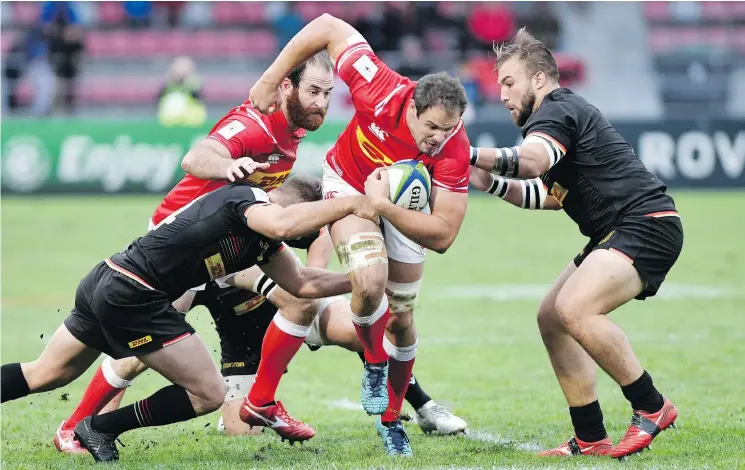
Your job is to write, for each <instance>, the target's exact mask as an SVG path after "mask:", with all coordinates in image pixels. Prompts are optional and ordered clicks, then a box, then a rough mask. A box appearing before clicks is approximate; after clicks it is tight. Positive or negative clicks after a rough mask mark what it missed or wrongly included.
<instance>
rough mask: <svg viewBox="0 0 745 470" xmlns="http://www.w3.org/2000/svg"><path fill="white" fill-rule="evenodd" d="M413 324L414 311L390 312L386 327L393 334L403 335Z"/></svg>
mask: <svg viewBox="0 0 745 470" xmlns="http://www.w3.org/2000/svg"><path fill="white" fill-rule="evenodd" d="M413 325H414V312H412V311H408V312H398V313H391V320H390V321H389V322H388V325H387V329H388V331H389V332H390V333H391V334H392V335H394V336H402V335H405V334H406V333H407V332H408V331H409V330H411V328H412V327H413Z"/></svg>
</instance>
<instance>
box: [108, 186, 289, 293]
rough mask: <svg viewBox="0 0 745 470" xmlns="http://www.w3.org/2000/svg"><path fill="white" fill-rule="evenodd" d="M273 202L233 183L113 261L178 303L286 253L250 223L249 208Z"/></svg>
mask: <svg viewBox="0 0 745 470" xmlns="http://www.w3.org/2000/svg"><path fill="white" fill-rule="evenodd" d="M268 201H269V199H268V197H267V194H266V193H265V192H264V191H263V190H262V189H259V188H257V187H255V186H251V185H247V184H228V185H226V186H224V187H222V188H219V189H217V190H215V191H213V192H211V193H208V194H205V195H204V196H202V197H200V198H198V199H195V200H194V201H193V202H192V203H190V204H189V205H187V206H185V207H184V208H183V209H181V210H180V211H177V212H175V213H174V214H172V215H170V216H168V217H167V218H166V219H164V220H163V222H161V223H160V224H159V225H158V226H157V227H156V228H154V229H153V230H151V231H150V232H148V233H147V234H146V235H145V236H143V237H141V238H138V239H136V240H135V241H133V242H132V243H131V244H130V245H129V246H128V247H127V248H126V250H124V251H123V252H121V253H118V254H116V255H114V256H112V257H111V261H112V262H114V264H116V265H119V266H120V267H122V268H124V269H127V270H130V271H132V273H134V274H136V275H137V276H140V277H141V278H142V279H143V280H144V281H145V282H147V283H149V284H150V285H151V286H153V287H154V288H155V289H158V290H162V291H164V292H165V293H166V294H168V296H169V298H170V299H171V300H175V299H177V298H179V297H180V296H181V295H182V294H183V293H184V292H185V291H186V290H187V289H190V288H192V287H194V286H199V285H202V284H205V283H207V282H210V281H212V280H214V279H217V278H219V277H223V276H225V275H226V274H230V273H235V272H238V271H242V270H243V269H246V268H249V267H251V266H253V265H256V264H263V263H264V262H266V261H267V260H268V258H269V257H271V256H272V255H273V254H274V253H276V252H277V251H279V250H280V249H281V247H282V242H280V241H277V240H272V239H270V238H267V237H265V236H263V235H261V234H259V233H257V232H254V231H253V230H251V229H250V228H249V227H248V225H247V220H246V212H247V210H248V209H249V208H250V207H251V206H252V205H254V204H264V203H267V202H268Z"/></svg>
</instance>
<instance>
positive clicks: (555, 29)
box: [3, 1, 581, 115]
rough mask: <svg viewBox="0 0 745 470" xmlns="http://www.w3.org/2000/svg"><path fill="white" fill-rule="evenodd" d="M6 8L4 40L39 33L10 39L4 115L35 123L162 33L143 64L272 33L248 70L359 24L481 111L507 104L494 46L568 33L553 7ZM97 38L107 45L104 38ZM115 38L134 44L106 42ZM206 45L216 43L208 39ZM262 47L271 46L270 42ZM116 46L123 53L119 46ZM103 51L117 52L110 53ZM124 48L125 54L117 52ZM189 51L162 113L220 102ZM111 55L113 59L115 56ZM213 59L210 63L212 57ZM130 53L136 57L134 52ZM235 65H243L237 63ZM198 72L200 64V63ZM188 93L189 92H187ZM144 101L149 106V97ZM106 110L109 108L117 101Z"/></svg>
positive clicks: (157, 96)
mask: <svg viewBox="0 0 745 470" xmlns="http://www.w3.org/2000/svg"><path fill="white" fill-rule="evenodd" d="M3 3H5V5H4V6H3V8H4V12H3V13H4V16H7V15H10V17H11V19H10V22H8V21H5V22H4V31H7V30H8V29H9V26H18V25H19V24H21V22H20V21H17V19H19V18H23V19H25V20H27V21H28V22H29V23H30V24H28V26H26V27H24V28H22V29H21V30H20V31H11V33H13V35H12V36H11V35H10V34H9V35H5V34H4V35H3V51H4V52H5V54H4V63H3V77H4V80H5V86H4V87H3V88H4V90H5V92H4V97H3V105H4V109H5V110H6V111H10V112H11V113H12V112H15V111H17V110H19V109H21V108H23V107H25V110H24V112H26V113H31V114H33V115H48V114H50V113H52V112H55V111H56V112H62V113H72V112H74V111H75V109H76V104H77V103H78V101H79V100H78V99H77V98H78V94H79V91H80V88H85V89H84V90H83V94H84V98H83V101H86V97H87V96H89V95H90V94H91V93H92V91H91V90H90V88H91V87H87V86H86V87H81V86H80V83H79V80H78V77H79V76H80V75H81V70H84V69H85V67H86V64H87V63H89V62H90V61H92V60H97V59H99V58H103V59H106V58H107V57H106V56H107V54H109V55H110V56H111V57H121V55H122V52H121V49H122V48H126V47H130V48H135V49H136V48H137V47H138V46H137V45H132V42H133V41H136V40H137V38H138V35H139V36H140V37H142V38H146V37H149V36H147V35H148V34H152V32H153V31H157V32H159V34H165V35H166V36H158V37H159V38H163V37H164V38H166V39H167V40H164V41H163V44H159V41H158V40H157V39H156V40H155V41H153V40H149V43H153V42H155V44H154V46H153V47H151V48H150V49H152V48H155V49H156V50H154V51H153V50H150V49H148V48H146V47H143V48H142V54H143V59H146V58H147V57H148V56H149V55H152V54H157V53H158V51H157V48H158V47H159V46H162V47H165V43H166V42H167V43H169V44H171V43H173V41H174V40H175V39H174V37H175V36H173V35H176V34H182V33H183V32H187V34H186V38H185V39H184V41H187V40H189V37H188V32H189V31H215V32H216V33H218V32H226V31H237V32H240V31H251V32H252V33H256V34H258V31H260V30H261V31H264V30H265V31H266V32H267V34H269V35H270V37H269V42H268V44H269V45H268V46H267V47H265V48H264V49H262V50H261V51H259V52H257V53H251V47H252V46H251V45H243V46H235V45H233V46H232V47H236V48H237V49H238V50H240V48H241V47H243V48H245V49H246V50H247V51H248V52H247V54H246V57H245V58H244V60H246V61H254V62H256V61H257V59H269V60H270V59H271V55H273V54H276V53H277V52H278V51H279V49H280V48H281V47H283V46H284V45H285V44H286V43H287V42H288V41H289V40H290V39H291V38H292V37H293V36H294V35H295V34H296V33H297V32H298V31H299V30H300V29H301V28H302V27H303V26H304V25H305V24H307V22H308V21H310V20H311V19H312V18H314V17H316V16H318V15H320V14H321V13H323V12H326V11H327V12H329V13H332V14H335V15H337V16H340V17H342V18H344V19H346V20H347V21H348V22H350V23H351V24H353V25H354V26H355V27H356V28H357V29H358V30H359V31H360V32H361V33H362V34H363V35H364V36H365V37H366V38H367V40H368V41H369V42H370V44H371V45H372V47H373V48H374V50H376V51H379V52H380V53H381V54H382V55H383V56H384V58H385V60H386V61H389V62H390V63H391V65H392V66H393V67H394V68H396V69H397V70H398V71H399V72H400V73H402V74H403V75H406V76H409V77H410V78H412V79H417V78H419V77H421V76H422V75H424V74H427V73H429V72H432V71H435V70H442V69H449V71H451V72H452V73H457V74H459V75H460V76H461V78H462V79H463V82H464V85H465V86H466V89H467V90H468V93H469V98H470V99H471V102H472V103H476V104H478V103H482V102H484V101H495V100H498V86H497V85H496V81H495V79H494V76H493V74H492V73H491V69H492V66H493V63H492V61H491V60H490V58H489V56H488V54H487V52H488V51H491V49H492V47H493V44H495V43H499V42H502V41H505V40H508V39H509V38H510V37H511V36H512V35H513V33H514V32H515V31H516V29H517V28H519V27H521V26H527V27H528V29H529V30H530V31H531V32H532V33H533V34H534V35H535V36H537V37H538V38H539V39H541V40H543V41H544V42H545V43H546V44H547V45H548V46H549V47H550V48H552V49H553V50H554V51H561V50H562V25H561V22H560V21H559V19H558V18H557V15H556V14H555V12H554V9H553V6H552V4H551V3H550V2H517V3H511V2H478V3H466V2H237V3H235V2H180V1H177V2H160V1H158V2H150V1H125V2H100V3H91V2H65V1H62V2H40V3H35V4H34V5H35V8H36V10H31V7H30V6H29V3H28V2H23V4H13V5H12V6H8V5H7V2H3ZM34 11H35V12H36V13H34ZM34 14H36V15H37V18H36V19H35V20H34V18H28V17H29V16H32V15H34ZM13 15H15V17H14V16H13ZM11 29H12V28H11ZM97 32H101V33H103V35H100V36H94V34H95V33H97ZM112 32H114V33H116V34H120V33H121V34H125V33H126V34H128V35H129V36H126V38H124V37H117V36H114V35H112V34H109V35H106V34H108V33H112ZM205 34H206V33H205ZM169 35H171V36H169ZM180 37H183V36H180ZM203 37H204V38H205V40H211V39H212V38H211V37H210V36H206V35H205V36H203ZM235 37H236V40H238V41H241V40H244V41H248V42H253V41H252V40H251V37H250V36H235ZM256 37H258V36H256ZM261 37H262V38H263V39H262V40H266V39H265V36H261ZM241 38H243V39H241ZM116 40H119V42H120V43H121V42H123V44H113V42H116ZM101 41H105V42H106V41H109V42H112V44H101ZM234 41H235V40H234ZM208 42H209V41H208ZM218 42H219V40H218ZM257 42H258V41H257ZM127 44H129V46H128V45H127ZM116 47H119V50H115V48H116ZM205 47H209V46H206V45H205V46H204V47H203V49H204V48H205ZM216 47H219V44H218V45H217V46H216ZM225 47H229V46H225ZM182 49H185V50H184V51H176V53H173V54H172V55H171V57H170V58H168V60H169V61H173V64H172V65H171V67H170V69H169V73H168V76H167V77H165V78H161V79H160V80H161V82H162V83H161V85H160V86H158V87H157V93H156V89H155V87H153V91H152V98H151V102H152V103H156V104H157V107H158V113H159V114H163V112H164V111H163V110H164V108H171V109H172V108H173V107H174V106H175V104H174V103H178V102H184V101H188V102H189V103H191V104H196V103H197V102H199V101H200V100H202V99H207V101H210V100H211V99H212V97H214V96H215V94H216V93H207V95H206V98H205V97H204V96H201V95H200V89H201V88H202V86H203V84H201V83H200V81H199V79H198V78H197V75H196V72H195V62H194V61H191V60H188V59H187V58H185V57H177V56H181V55H184V54H185V53H188V52H189V49H194V47H191V46H190V45H189V44H184V45H183V47H182ZM109 50H111V52H107V51H109ZM203 52H204V55H206V56H209V55H210V52H209V51H203ZM129 53H130V55H131V51H130V52H129ZM134 53H135V54H136V51H135V52H134ZM86 54H88V57H87V58H86ZM125 54H126V53H125ZM189 55H190V54H189ZM212 55H213V56H214V54H212ZM129 59H130V60H132V59H133V57H129ZM134 59H136V58H134ZM231 60H240V59H238V58H237V57H236V56H233V57H232V58H231ZM187 63H188V64H189V65H188V66H187V65H185V64H187ZM196 63H199V58H197V61H196ZM564 64H569V65H568V67H569V68H570V69H571V68H572V67H577V66H578V64H577V63H575V62H572V61H571V60H570V61H568V62H566V61H565V62H562V64H560V65H561V66H563V65H564ZM174 68H175V69H179V68H180V69H188V73H186V76H188V79H182V78H174V76H176V75H179V74H175V75H174V73H173V70H174ZM575 75H576V78H580V75H581V74H579V75H577V74H572V73H571V71H570V73H569V75H568V76H569V79H570V80H571V79H572V77H575ZM24 77H25V82H24ZM22 82H23V83H27V84H29V85H26V88H25V89H24V87H22V86H19V84H21V83H22ZM187 82H188V83H187ZM174 83H179V85H178V87H179V88H178V90H179V91H178V93H176V92H174V90H175V89H176V87H175V86H174ZM183 83H187V84H186V85H184V86H182V84H183ZM208 85H209V84H208ZM29 88H32V90H33V91H32V92H27V93H25V94H24V93H23V92H24V90H26V91H27V90H28V89H29ZM86 93H87V94H86ZM111 95H114V93H111ZM134 95H136V96H137V97H138V99H139V98H141V95H140V94H137V93H134ZM178 95H180V96H182V97H186V98H184V99H182V100H180V101H179V100H176V99H175V98H174V96H178ZM106 96H108V95H106ZM116 96H119V95H116ZM164 96H170V99H168V100H166V99H164ZM187 98H188V99H187ZM96 101H97V102H96V104H97V105H101V104H106V103H108V102H111V101H112V100H111V99H108V100H106V99H101V100H96ZM114 101H115V100H114ZM122 101H125V100H124V99H122ZM165 105H168V106H165ZM166 114H167V113H166Z"/></svg>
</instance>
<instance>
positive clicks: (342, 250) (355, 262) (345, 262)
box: [335, 232, 388, 273]
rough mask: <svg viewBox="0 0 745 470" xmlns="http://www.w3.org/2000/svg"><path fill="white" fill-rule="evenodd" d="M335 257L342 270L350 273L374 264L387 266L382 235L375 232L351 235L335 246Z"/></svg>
mask: <svg viewBox="0 0 745 470" xmlns="http://www.w3.org/2000/svg"><path fill="white" fill-rule="evenodd" d="M335 249H336V256H337V257H338V258H339V263H340V264H341V265H342V267H343V268H344V272H346V273H351V272H352V271H357V270H359V269H362V268H366V267H368V266H373V265H375V264H388V255H387V254H386V251H385V243H384V242H383V235H381V234H379V233H377V232H363V233H358V234H355V235H352V236H351V237H349V238H347V239H346V240H342V241H341V242H340V243H339V244H338V245H336V248H335Z"/></svg>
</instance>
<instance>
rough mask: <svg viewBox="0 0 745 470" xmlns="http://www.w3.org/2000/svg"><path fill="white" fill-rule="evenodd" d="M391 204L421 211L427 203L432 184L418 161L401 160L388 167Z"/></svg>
mask: <svg viewBox="0 0 745 470" xmlns="http://www.w3.org/2000/svg"><path fill="white" fill-rule="evenodd" d="M386 171H387V172H388V181H389V183H390V196H391V202H393V203H394V204H396V205H397V206H401V207H403V208H406V209H409V210H412V211H421V210H422V209H424V208H425V207H426V206H427V203H429V195H430V190H431V189H432V183H431V181H430V178H429V172H428V171H427V168H426V167H425V166H424V163H422V162H420V161H418V160H401V161H399V162H396V163H394V164H393V165H391V166H389V167H388V168H387V169H386Z"/></svg>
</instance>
